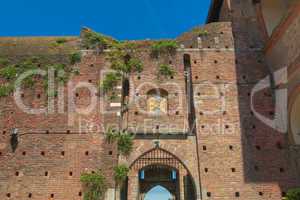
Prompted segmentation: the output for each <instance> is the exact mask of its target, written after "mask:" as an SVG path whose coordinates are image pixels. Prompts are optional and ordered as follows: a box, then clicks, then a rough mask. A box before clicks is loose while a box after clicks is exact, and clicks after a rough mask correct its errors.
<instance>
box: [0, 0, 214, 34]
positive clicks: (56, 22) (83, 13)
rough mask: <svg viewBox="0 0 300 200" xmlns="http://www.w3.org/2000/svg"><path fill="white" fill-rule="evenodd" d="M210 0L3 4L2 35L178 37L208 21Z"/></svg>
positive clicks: (8, 0)
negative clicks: (85, 32)
mask: <svg viewBox="0 0 300 200" xmlns="http://www.w3.org/2000/svg"><path fill="white" fill-rule="evenodd" d="M209 5H210V0H82V1H79V0H3V1H1V12H0V19H1V25H0V36H37V35H41V36H52V35H79V32H80V28H81V27H82V26H87V27H90V28H92V29H94V30H96V31H98V32H102V33H104V34H107V35H111V36H113V37H115V38H117V39H146V38H150V39H157V38H174V37H176V36H178V35H179V34H180V33H182V32H184V31H187V30H189V29H190V28H192V27H194V26H196V25H199V24H203V23H204V22H205V20H206V16H207V12H208V7H209Z"/></svg>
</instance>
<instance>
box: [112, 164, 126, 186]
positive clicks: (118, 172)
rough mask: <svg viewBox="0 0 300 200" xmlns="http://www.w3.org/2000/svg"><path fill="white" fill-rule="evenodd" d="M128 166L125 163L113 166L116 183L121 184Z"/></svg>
mask: <svg viewBox="0 0 300 200" xmlns="http://www.w3.org/2000/svg"><path fill="white" fill-rule="evenodd" d="M128 172H129V168H128V167H127V166H126V165H123V164H122V165H118V166H116V167H114V176H115V180H116V182H117V183H118V184H122V183H123V182H124V181H125V180H126V178H127V175H128Z"/></svg>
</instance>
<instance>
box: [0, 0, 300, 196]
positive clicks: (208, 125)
mask: <svg viewBox="0 0 300 200" xmlns="http://www.w3.org/2000/svg"><path fill="white" fill-rule="evenodd" d="M220 21H224V22H219V23H211V24H208V25H206V26H204V27H203V28H202V29H203V30H206V31H207V34H203V32H202V34H200V33H199V32H197V31H191V32H188V33H185V34H183V35H182V36H180V37H179V38H178V39H177V40H178V42H179V44H180V45H181V47H180V48H179V49H178V50H177V53H176V55H174V56H163V57H161V58H160V59H154V58H151V57H150V52H149V49H147V48H144V49H143V50H142V51H141V52H139V57H140V58H141V60H142V61H143V65H144V70H143V72H141V73H133V74H131V75H130V77H129V80H130V91H129V93H130V95H129V97H126V101H127V102H128V111H127V112H125V113H124V116H123V118H122V119H123V120H122V121H121V118H120V117H119V116H118V115H117V112H119V108H113V107H111V103H119V102H120V98H117V99H116V100H109V99H107V98H106V97H105V96H102V95H99V91H98V90H97V89H96V90H95V91H93V94H92V96H93V97H95V98H97V104H96V107H95V108H94V109H93V111H92V112H90V113H89V114H87V115H84V114H77V113H76V112H75V111H74V110H72V108H71V107H68V106H67V105H68V103H69V101H70V99H68V98H67V97H68V96H70V95H71V97H72V98H74V102H75V104H76V105H78V106H79V107H80V108H85V107H86V106H88V105H89V103H90V101H91V97H90V92H89V91H88V90H87V89H86V88H78V89H77V90H76V91H74V92H71V93H70V91H68V90H67V87H65V88H64V91H63V93H64V96H65V98H64V101H63V102H64V105H61V108H63V110H64V112H63V113H60V114H59V113H57V112H55V113H54V114H47V115H46V114H39V115H29V114H26V113H24V112H23V111H21V110H20V109H19V108H18V107H17V106H16V104H15V102H14V101H13V97H12V96H10V97H7V98H0V104H1V109H0V117H1V118H0V130H1V133H2V134H1V136H0V195H1V196H0V199H9V198H10V199H27V198H28V195H29V194H30V193H31V194H32V197H31V199H39V200H41V199H49V198H51V194H53V195H54V197H53V199H58V200H65V199H73V200H75V199H76V200H77V199H82V197H81V196H80V192H81V191H82V188H81V185H80V182H79V177H80V174H81V173H82V172H84V171H92V170H96V169H99V168H101V169H102V171H103V172H104V174H105V176H106V178H107V180H108V182H109V187H110V188H113V187H114V181H113V178H112V176H113V170H112V169H113V167H114V166H115V165H116V164H117V163H118V162H119V163H123V162H124V163H127V164H128V165H129V166H131V165H132V164H133V163H134V161H136V160H138V159H139V158H140V157H141V156H142V155H143V154H144V153H146V152H148V151H150V150H152V149H154V148H155V147H156V145H157V143H156V141H157V140H159V147H160V148H161V149H163V150H165V151H167V152H169V153H170V154H172V155H174V157H176V159H177V160H178V161H180V162H181V163H182V164H183V166H184V168H185V169H184V171H185V170H186V171H187V173H188V174H190V175H191V176H192V179H193V182H194V183H195V186H196V193H197V199H200V197H201V196H202V197H203V199H214V200H232V199H237V198H238V199H243V200H257V199H265V200H280V199H281V196H282V192H286V191H287V190H288V189H289V188H292V187H296V186H299V185H300V182H299V181H300V180H299V173H298V172H297V170H296V167H297V162H298V165H299V163H300V161H299V149H298V147H293V148H290V147H289V138H288V136H287V135H286V134H282V133H279V132H278V131H275V130H274V129H272V128H270V127H269V126H267V125H266V124H265V123H263V122H262V121H261V120H259V119H258V118H257V113H259V114H261V115H262V116H264V117H266V118H268V119H272V118H274V112H275V110H274V98H273V96H272V94H273V92H274V91H272V90H271V89H269V88H267V89H265V90H262V91H259V92H257V93H255V94H254V96H253V99H252V101H251V95H252V94H251V92H252V90H253V88H254V87H255V85H256V84H257V83H258V82H259V81H260V80H261V79H263V78H265V77H267V76H268V75H269V70H268V65H267V63H268V64H269V63H270V58H269V57H267V58H266V57H265V54H264V51H263V49H262V47H263V46H264V43H263V41H264V40H263V39H262V38H263V36H262V35H261V32H260V31H259V29H258V27H259V26H258V23H257V20H256V11H255V8H254V5H253V4H252V1H250V0H245V1H238V0H232V1H224V2H223V6H222V9H221V14H220ZM225 21H226V22H225ZM295 23H298V22H297V21H296V22H295ZM291 32H293V30H291ZM199 34H200V35H199ZM290 34H291V33H290V32H289V34H288V35H290ZM199 36H200V38H199ZM288 37H289V36H285V37H284V39H283V40H282V41H280V42H279V43H278V46H276V47H275V49H274V52H275V53H276V52H280V51H279V50H277V48H281V47H283V46H284V47H285V48H289V49H290V50H291V49H294V48H295V49H296V50H297V48H296V47H294V46H293V44H292V43H291V41H288V39H287V38H288ZM295 37H296V36H295ZM69 40H70V42H69V43H68V45H67V48H66V50H65V49H59V48H57V47H56V48H54V47H53V46H51V45H50V46H49V45H48V44H49V43H51V42H53V41H55V38H48V39H47V38H44V39H42V40H41V41H40V45H43V47H44V48H38V47H39V42H37V41H36V39H30V40H23V39H17V40H14V39H13V38H3V39H0V50H1V51H0V55H2V56H3V55H4V56H8V57H9V58H10V59H11V60H15V59H20V57H26V56H28V55H35V54H36V52H42V54H47V55H48V54H51V56H52V57H53V58H56V59H58V60H59V59H63V58H60V57H63V56H62V54H66V53H70V51H73V50H76V44H77V43H78V42H79V41H78V38H69ZM286 43H287V44H286ZM143 45H144V46H147V45H149V44H148V43H147V42H144V43H143V44H141V46H143ZM6 46H9V48H6ZM34 46H35V48H34ZM45 46H46V47H45ZM144 46H143V47H144ZM24 48H25V49H28V51H27V52H26V54H22V52H24ZM274 52H273V53H274ZM291 52H296V51H292V50H291ZM185 54H188V55H190V57H191V76H192V84H193V85H192V86H193V98H194V104H195V105H194V106H195V116H196V135H193V134H190V135H189V136H187V132H188V120H187V118H188V117H187V116H188V114H189V112H188V109H187V107H188V104H189V102H188V101H187V98H186V95H187V91H186V90H185V73H184V60H183V57H184V55H185ZM296 54H297V53H296ZM83 55H84V56H83V59H82V62H81V63H80V64H79V67H80V75H77V76H73V77H72V78H71V80H72V81H73V83H74V85H76V83H79V82H80V81H85V82H88V83H89V84H91V85H94V87H95V88H98V86H99V82H100V81H101V70H105V69H109V66H110V63H108V62H107V60H106V59H105V53H101V54H96V53H95V52H93V51H86V50H85V51H83ZM272 55H273V54H272ZM274 55H275V54H274ZM274 55H273V56H274ZM276 55H277V54H276ZM296 57H297V56H296V55H294V54H288V57H284V58H285V62H289V60H291V59H293V60H295V61H297V58H296ZM266 60H267V62H266ZM271 60H272V59H271ZM291 62H292V61H291ZM160 63H169V64H170V65H172V66H173V67H174V69H175V71H176V74H175V75H174V77H172V78H161V79H158V77H157V67H158V65H159V64H160ZM293 66H296V67H295V68H297V66H298V65H297V62H296V63H295V62H294V61H293ZM0 81H1V83H3V82H4V80H0ZM295 85H297V84H295ZM153 88H154V89H155V88H161V89H164V90H166V91H167V92H168V113H167V114H166V115H162V116H153V115H149V114H147V113H143V112H142V110H144V111H147V102H146V101H147V92H148V91H149V90H151V89H153ZM120 93H121V91H120V88H119V89H118V91H117V94H120ZM22 98H23V101H24V102H25V104H26V105H28V106H31V107H34V108H41V107H43V106H45V105H46V102H45V100H46V94H45V91H44V89H43V86H42V85H39V86H38V87H36V88H34V89H26V90H25V91H24V97H22ZM57 102H58V100H57V99H55V109H56V111H58V105H57ZM251 105H253V108H254V110H251ZM104 110H105V111H109V112H106V113H104V112H103V111H104ZM111 125H114V126H118V125H122V127H123V128H128V129H129V130H131V131H133V132H138V133H148V134H150V135H152V138H151V139H149V138H146V137H145V138H142V136H139V137H137V138H136V139H135V140H134V151H133V152H132V153H131V154H130V155H129V156H128V157H120V159H119V160H118V156H117V151H116V147H115V146H114V145H111V144H107V143H106V142H105V138H104V136H103V133H104V132H105V128H106V127H107V126H111ZM157 125H159V128H157ZM79 127H81V128H83V131H82V133H80V132H79V131H78V129H79ZM12 128H18V129H19V132H20V133H21V134H22V133H27V134H26V135H23V136H21V137H20V141H19V145H18V148H17V151H16V152H15V153H12V151H11V147H10V141H9V140H10V135H9V134H10V131H11V129H12ZM67 130H69V131H70V132H67ZM158 133H159V134H158ZM176 137H177V138H176ZM87 152H88V153H87ZM298 167H299V166H298ZM46 172H47V173H48V174H47V176H45V173H46ZM70 172H71V174H70ZM137 173H138V170H137V169H134V168H131V170H130V173H129V183H128V186H129V188H128V194H129V200H132V199H131V198H132V196H136V195H137V193H138V174H137ZM181 188H183V187H182V185H181ZM200 192H202V195H200ZM7 195H10V197H8V196H7ZM181 195H183V194H181ZM209 196H210V197H209Z"/></svg>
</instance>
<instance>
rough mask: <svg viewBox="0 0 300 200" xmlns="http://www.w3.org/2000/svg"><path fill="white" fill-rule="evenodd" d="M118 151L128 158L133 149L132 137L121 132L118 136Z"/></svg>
mask: <svg viewBox="0 0 300 200" xmlns="http://www.w3.org/2000/svg"><path fill="white" fill-rule="evenodd" d="M117 142H118V151H119V152H120V153H121V154H122V155H124V156H128V155H129V154H130V153H131V152H132V149H133V136H132V135H131V134H130V133H128V132H126V131H123V132H121V133H120V134H119V137H118V140H117Z"/></svg>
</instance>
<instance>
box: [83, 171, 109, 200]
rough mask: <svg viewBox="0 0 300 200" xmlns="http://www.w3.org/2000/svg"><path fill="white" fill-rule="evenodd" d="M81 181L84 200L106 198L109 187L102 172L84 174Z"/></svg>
mask: <svg viewBox="0 0 300 200" xmlns="http://www.w3.org/2000/svg"><path fill="white" fill-rule="evenodd" d="M80 181H81V183H82V185H83V199H84V200H101V199H103V198H104V195H105V192H106V190H107V186H106V180H105V177H104V176H103V174H102V172H101V171H100V170H98V171H97V172H95V173H83V174H82V175H81V176H80Z"/></svg>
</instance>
